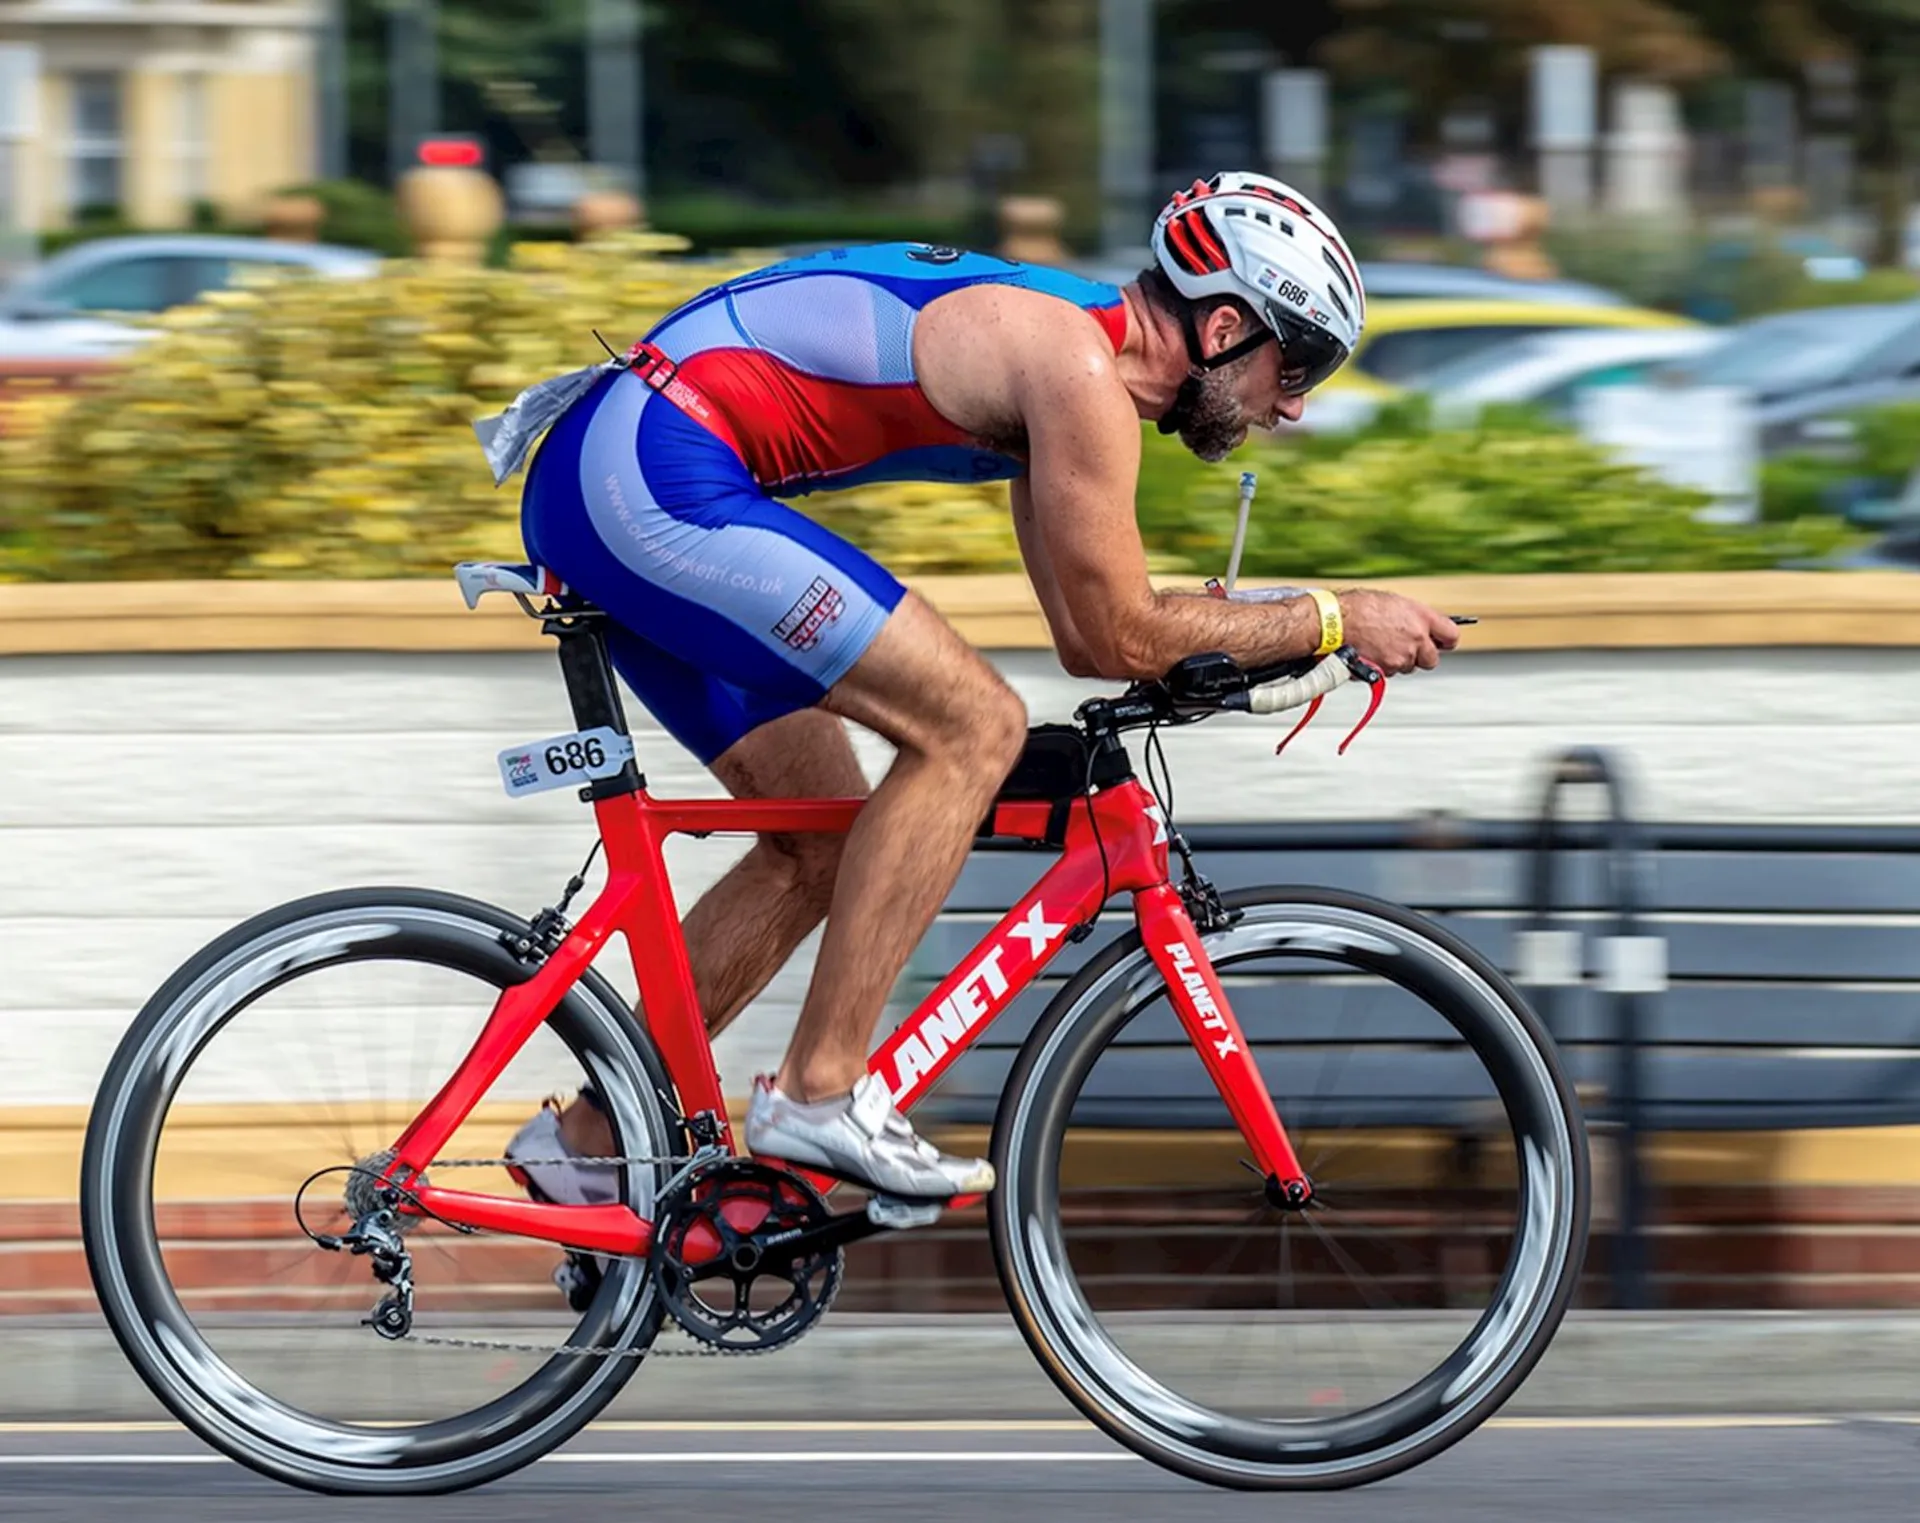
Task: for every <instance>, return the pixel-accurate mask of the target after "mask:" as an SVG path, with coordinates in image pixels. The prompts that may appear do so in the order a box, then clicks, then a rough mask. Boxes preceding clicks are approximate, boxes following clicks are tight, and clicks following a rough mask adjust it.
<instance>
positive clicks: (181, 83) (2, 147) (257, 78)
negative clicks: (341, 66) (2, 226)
mask: <svg viewBox="0 0 1920 1523" xmlns="http://www.w3.org/2000/svg"><path fill="white" fill-rule="evenodd" d="M322 11H323V3H322V0H0V94H4V95H5V96H7V97H10V99H0V131H6V132H7V133H8V135H9V136H10V137H11V142H10V143H6V144H0V155H3V156H0V173H6V175H7V178H8V179H9V180H10V181H11V183H10V185H7V186H0V206H4V205H8V204H10V208H11V217H12V220H13V221H14V222H15V223H16V225H17V227H18V228H19V229H20V230H22V231H25V232H37V231H44V230H46V229H50V228H59V227H64V226H67V225H69V224H70V223H72V222H73V221H74V220H76V219H77V218H79V217H81V216H83V215H89V214H105V215H109V216H116V217H118V218H120V219H121V220H124V221H127V222H130V223H134V224H137V225H140V226H147V227H168V226H177V225H180V224H183V223H185V222H186V221H187V220H188V219H189V217H190V216H191V214H192V211H193V208H194V206H195V205H196V204H197V203H200V202H209V203H212V204H213V205H214V206H216V207H218V208H219V209H220V210H221V212H222V213H225V214H238V215H244V214H245V213H246V212H247V211H249V210H250V209H251V207H252V205H253V203H255V202H256V201H257V200H258V198H259V197H260V196H261V195H262V194H263V193H264V192H266V191H268V190H271V189H273V188H275V187H278V186H283V185H287V184H289V183H295V182H298V181H301V180H306V179H311V178H313V176H314V171H315V154H316V148H315V132H314V123H315V104H314V89H315V83H314V81H315V63H316V56H317V49H316V38H317V35H318V27H319V23H320V20H321V14H322ZM9 122H10V123H11V127H10V128H8V127H6V126H4V124H6V123H9ZM9 171H10V172H9ZM5 220H7V219H6V218H5V217H0V222H4V221H5Z"/></svg>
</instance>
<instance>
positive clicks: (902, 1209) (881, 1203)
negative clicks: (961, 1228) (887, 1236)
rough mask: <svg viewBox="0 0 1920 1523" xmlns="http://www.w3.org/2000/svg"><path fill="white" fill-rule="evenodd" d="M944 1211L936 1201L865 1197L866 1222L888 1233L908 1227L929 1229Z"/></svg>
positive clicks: (943, 1205)
mask: <svg viewBox="0 0 1920 1523" xmlns="http://www.w3.org/2000/svg"><path fill="white" fill-rule="evenodd" d="M945 1209H946V1206H945V1204H944V1202H941V1201H937V1200H902V1199H901V1198H900V1197H899V1196H897V1195H869V1196H868V1197H867V1220H868V1221H870V1222H872V1223H873V1224H874V1226H876V1227H884V1228H885V1229H886V1230H887V1231H889V1232H902V1231H905V1230H906V1229H907V1228H908V1227H931V1226H932V1225H933V1224H934V1223H935V1222H937V1221H939V1220H940V1213H941V1212H942V1211H944V1210H945Z"/></svg>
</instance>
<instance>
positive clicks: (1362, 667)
mask: <svg viewBox="0 0 1920 1523" xmlns="http://www.w3.org/2000/svg"><path fill="white" fill-rule="evenodd" d="M1339 656H1340V659H1341V660H1342V661H1344V662H1346V663H1347V670H1348V671H1350V672H1352V673H1353V675H1354V676H1355V678H1357V679H1358V680H1359V681H1361V682H1364V683H1366V684H1367V686H1368V687H1370V688H1372V689H1373V692H1372V694H1371V695H1370V696H1369V697H1368V699H1367V712H1366V713H1364V714H1362V715H1361V716H1360V723H1358V724H1357V725H1355V726H1354V727H1353V728H1352V729H1351V730H1349V731H1348V732H1347V738H1346V739H1345V740H1343V741H1341V742H1340V750H1339V752H1338V754H1339V755H1341V756H1345V755H1346V754H1347V747H1348V746H1350V745H1352V744H1353V743H1354V741H1355V740H1356V739H1357V738H1358V737H1359V734H1360V732H1361V731H1362V730H1364V729H1365V728H1366V727H1367V726H1368V725H1370V724H1372V723H1373V716H1374V715H1375V714H1377V713H1379V712H1380V703H1381V700H1382V699H1384V698H1385V697H1386V696H1387V674H1386V673H1385V672H1383V671H1381V670H1380V668H1379V667H1377V666H1375V665H1374V664H1373V663H1372V662H1371V661H1369V660H1368V659H1367V658H1366V657H1365V656H1363V655H1361V654H1360V653H1359V652H1358V651H1357V650H1355V649H1354V648H1353V647H1352V646H1351V645H1347V646H1342V647H1341V649H1340V651H1339ZM1326 701H1327V700H1326V695H1325V694H1324V693H1323V694H1321V695H1320V697H1318V698H1316V699H1314V700H1313V702H1311V703H1309V704H1308V705H1307V712H1306V713H1304V714H1302V715H1301V716H1300V722H1299V723H1298V724H1296V725H1295V726H1294V727H1293V728H1292V729H1291V730H1289V731H1287V734H1286V738H1285V739H1284V740H1282V741H1281V742H1280V744H1279V745H1277V746H1275V747H1274V748H1273V754H1274V755H1275V756H1278V755H1279V754H1280V753H1281V752H1283V751H1285V750H1286V749H1287V747H1288V746H1289V745H1291V744H1292V743H1293V738H1294V736H1296V735H1298V734H1299V733H1300V732H1301V731H1302V730H1304V729H1305V728H1306V727H1307V726H1308V725H1310V724H1312V723H1313V716H1314V715H1316V714H1318V713H1319V712H1320V705H1321V704H1323V703H1325V702H1326Z"/></svg>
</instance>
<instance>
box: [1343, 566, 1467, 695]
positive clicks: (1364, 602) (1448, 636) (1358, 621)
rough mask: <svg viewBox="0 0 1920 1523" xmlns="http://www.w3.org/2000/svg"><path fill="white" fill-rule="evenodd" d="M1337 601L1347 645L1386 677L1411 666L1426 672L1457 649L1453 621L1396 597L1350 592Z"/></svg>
mask: <svg viewBox="0 0 1920 1523" xmlns="http://www.w3.org/2000/svg"><path fill="white" fill-rule="evenodd" d="M1338 596H1339V598H1340V615H1341V618H1342V620H1343V621H1344V622H1345V625H1346V631H1347V643H1348V644H1349V645H1351V646H1352V647H1353V648H1354V649H1355V650H1357V651H1359V652H1360V654H1361V655H1363V656H1365V657H1366V658H1367V659H1368V660H1369V661H1371V662H1372V663H1373V664H1374V665H1375V666H1377V667H1379V668H1380V670H1381V671H1383V672H1385V673H1386V674H1387V675H1388V676H1389V677H1397V676H1399V675H1400V674H1401V673H1403V672H1410V671H1412V670H1413V669H1414V668H1415V667H1416V666H1419V667H1426V668H1427V669H1429V670H1431V669H1432V668H1434V667H1436V666H1438V665H1439V664H1440V652H1441V651H1443V650H1452V649H1453V648H1454V646H1456V645H1458V644H1459V643H1460V630H1459V628H1458V627H1457V626H1456V625H1455V624H1454V622H1453V620H1451V619H1449V618H1448V617H1447V616H1446V615H1445V614H1443V613H1436V612H1434V610H1433V609H1431V608H1429V607H1427V605H1426V604H1425V603H1416V602H1414V600H1413V599H1412V598H1403V597H1401V596H1400V595H1399V594H1398V593H1397V592H1375V591H1372V590H1371V589H1369V588H1366V587H1355V588H1352V589H1350V590H1348V591H1345V592H1342V593H1340V594H1339V595H1338Z"/></svg>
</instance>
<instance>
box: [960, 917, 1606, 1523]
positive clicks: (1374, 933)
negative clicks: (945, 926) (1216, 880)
mask: <svg viewBox="0 0 1920 1523" xmlns="http://www.w3.org/2000/svg"><path fill="white" fill-rule="evenodd" d="M1226 905H1227V907H1228V908H1229V910H1231V911H1232V912H1233V913H1234V918H1233V920H1232V923H1231V924H1229V925H1227V926H1225V927H1224V928H1222V929H1219V930H1215V931H1212V932H1210V933H1208V934H1207V935H1206V936H1205V937H1204V938H1203V939H1204V941H1205V945H1206V948H1207V954H1208V956H1209V957H1210V958H1211V959H1212V961H1213V964H1214V966H1215V968H1216V969H1217V970H1218V972H1219V974H1220V978H1221V981H1222V985H1223V987H1224V988H1225V990H1226V993H1227V997H1228V1000H1229V1001H1230V1003H1231V1005H1232V1007H1233V1010H1234V1013H1235V1015H1236V1017H1237V1018H1238V1020H1239V1022H1240V1025H1241V1027H1242V1029H1243V1032H1244V1035H1245V1037H1246V1040H1247V1043H1248V1048H1249V1051H1250V1052H1251V1053H1252V1054H1253V1056H1254V1057H1255V1060H1256V1062H1257V1063H1258V1065H1259V1068H1260V1071H1261V1073H1262V1075H1263V1076H1264V1077H1265V1079H1266V1081H1267V1085H1268V1088H1269V1091H1270V1092H1271V1093H1272V1095H1273V1099H1274V1103H1275V1106H1276V1107H1277V1109H1278V1111H1279V1113H1280V1118H1281V1121H1282V1122H1283V1124H1285V1126H1286V1127H1287V1129H1288V1134H1289V1136H1290V1138H1291V1139H1292V1141H1293V1144H1294V1148H1295V1151H1296V1152H1297V1153H1298V1155H1299V1157H1300V1159H1301V1162H1302V1165H1303V1167H1304V1168H1305V1169H1306V1171H1307V1173H1308V1176H1309V1178H1310V1179H1311V1180H1312V1181H1313V1185H1314V1191H1315V1193H1314V1197H1313V1200H1312V1202H1311V1204H1310V1206H1309V1207H1308V1208H1307V1209H1305V1210H1297V1209H1285V1208H1280V1207H1276V1206H1275V1205H1273V1204H1272V1203H1270V1202H1269V1201H1268V1199H1267V1197H1266V1192H1265V1190H1264V1188H1263V1181H1261V1180H1260V1179H1258V1178H1257V1177H1256V1176H1255V1174H1254V1173H1253V1172H1251V1171H1252V1165H1251V1164H1250V1163H1248V1162H1247V1161H1246V1149H1245V1146H1244V1143H1243V1142H1242V1141H1241V1138H1240V1136H1239V1133H1238V1132H1237V1130H1235V1129H1234V1127H1233V1124H1232V1122H1231V1120H1230V1119H1229V1117H1228V1116H1227V1112H1226V1108H1225V1106H1224V1104H1223V1103H1222V1102H1221V1100H1220V1098H1219V1095H1218V1094H1217V1092H1216V1091H1215V1090H1214V1089H1213V1086H1212V1084H1211V1082H1210V1080H1209V1079H1208V1077H1207V1073H1206V1070H1205V1069H1204V1068H1203V1067H1202V1065H1201V1063H1200V1060H1199V1058H1198V1056H1197V1055H1196V1054H1195V1053H1194V1051H1193V1048H1192V1046H1191V1044H1190V1043H1189V1042H1188V1041H1187V1039H1186V1037H1185V1034H1184V1031H1183V1029H1182V1028H1181V1026H1180V1024H1179V1021H1178V1018H1177V1016H1176V1014H1175V1012H1174V1011H1173V1009H1172V1007H1171V1005H1170V1004H1169V1002H1168V1000H1167V992H1166V984H1165V981H1164V979H1163V978H1162V977H1161V975H1160V972H1159V970H1158V968H1156V966H1155V965H1154V963H1153V961H1152V959H1151V958H1150V957H1149V955H1148V954H1147V952H1146V951H1145V949H1144V948H1143V947H1142V946H1141V943H1140V938H1139V936H1138V935H1137V934H1129V935H1127V936H1125V937H1122V938H1121V939H1120V940H1118V941H1117V942H1115V943H1114V944H1113V945H1112V946H1111V947H1109V948H1108V949H1107V950H1106V951H1104V952H1103V953H1101V954H1100V955H1098V956H1097V957H1095V958H1094V959H1093V961H1092V962H1090V963H1089V964H1088V965H1087V966H1086V967H1085V968H1083V969H1082V970H1081V971H1080V972H1079V973H1078V974H1077V975H1076V976H1075V977H1074V978H1073V979H1072V980H1071V981H1070V982H1069V983H1068V984H1067V985H1066V987H1065V988H1064V989H1062V990H1061V992H1060V994H1059V995H1058V996H1057V997H1056V998H1055V999H1054V1001H1053V1002H1052V1003H1051V1004H1050V1005H1049V1006H1048V1007H1047V1009H1046V1011H1045V1012H1044V1013H1043V1014H1042V1016H1041V1017H1040V1019H1039V1021H1038V1022H1037V1023H1036V1025H1035V1027H1034V1030H1033V1033H1032V1035H1031V1036H1030V1037H1029V1038H1028V1040H1027V1042H1026V1044H1025V1046H1024V1047H1023V1048H1022V1049H1021V1051H1020V1055H1019V1057H1018V1059H1017V1061H1016V1062H1015V1064H1014V1067H1013V1071H1012V1073H1011V1075H1010V1077H1009V1079H1008V1081H1007V1084H1006V1088H1005V1091H1004V1094H1003V1097H1002V1100H1001V1103H1000V1109H999V1113H998V1116H997V1118H996V1121H995V1125H994V1136H993V1161H994V1165H995V1167H996V1169H997V1170H998V1171H999V1176H1000V1186H999V1188H998V1190H997V1191H996V1192H995V1193H994V1195H993V1197H992V1201H991V1208H990V1217H989V1220H990V1223H991V1227H992V1233H993V1245H994V1254H995V1260H996V1263H997V1265H998V1268H999V1272H1000V1278H1001V1283H1002V1285H1003V1286H1004V1288H1005V1290H1006V1293H1007V1298H1008V1301H1009V1303H1010V1305H1011V1307H1012V1309H1013V1313H1014V1317H1015V1320H1016V1321H1017V1322H1018V1324H1019V1326H1020V1329H1021V1331H1022V1333H1023V1334H1024V1335H1025V1337H1026V1339H1027V1341H1028V1343H1029V1345H1030V1346H1031V1347H1032V1348H1033V1350H1034V1352H1035V1354H1036V1355H1037V1356H1038V1357H1039V1359H1040V1362H1041V1364H1042V1365H1043V1366H1044V1367H1045V1368H1046V1370H1047V1371H1048V1372H1049V1374H1050V1375H1051V1376H1052V1377H1053V1379H1054V1381H1055V1382H1056V1384H1058V1385H1059V1386H1060V1388H1061V1389H1062V1391H1064V1392H1065V1394H1066V1395H1067V1397H1068V1398H1069V1399H1070V1400H1071V1401H1073V1403H1074V1404H1075V1405H1076V1406H1078V1407H1079V1408H1080V1410H1081V1411H1082V1412H1084V1413H1085V1414H1086V1415H1087V1416H1088V1417H1089V1418H1091V1419H1092V1420H1093V1421H1094V1422H1096V1423H1098V1424H1099V1425H1100V1426H1101V1427H1102V1428H1104V1429H1105V1430H1106V1431H1107V1432H1108V1433H1110V1434H1112V1435H1113V1436H1114V1437H1115V1438H1116V1439H1118V1440H1120V1441H1121V1442H1122V1443H1124V1444H1126V1445H1128V1446H1129V1447H1130V1448H1132V1449H1134V1450H1135V1451H1137V1452H1138V1453H1140V1454H1142V1455H1144V1456H1145V1457H1147V1458H1149V1459H1152V1460H1154V1461H1157V1462H1158V1463H1160V1464H1162V1465H1165V1466H1167V1467H1168V1468H1170V1469H1173V1470H1176V1471H1179V1472H1181V1473H1182V1474H1185V1475H1189V1476H1192V1477H1194V1478H1196V1479H1199V1480H1204V1481H1209V1482H1213V1483H1215V1484H1218V1485H1225V1486H1234V1487H1242V1488H1259V1489H1268V1490H1310V1489H1327V1488H1334V1487H1343V1486H1355V1485H1361V1484H1365V1483H1367V1482H1371V1481H1376V1480H1380V1479H1382V1478H1384V1477H1386V1476H1389V1475H1393V1474H1395V1473H1397V1472H1399V1471H1402V1470H1405V1469H1407V1468H1409V1467H1410V1466H1413V1465H1416V1464H1418V1463H1420V1462H1421V1461H1423V1460H1426V1459H1428V1458H1431V1457H1432V1456H1433V1455H1435V1454H1437V1453H1438V1452H1439V1451H1440V1450H1442V1449H1444V1448H1446V1447H1447V1446H1448V1445H1449V1444H1452V1443H1455V1442H1457V1441H1458V1440H1459V1439H1461V1438H1463V1437H1464V1436H1465V1435H1466V1434H1467V1433H1469V1432H1471V1431H1472V1430H1473V1428H1474V1427H1476V1426H1477V1425H1478V1424H1479V1423H1481V1422H1482V1421H1484V1420H1485V1419H1486V1418H1487V1417H1489V1416H1490V1415H1492V1413H1493V1412H1495V1411H1496V1410H1497V1409H1498V1408H1499V1406H1500V1405H1501V1403H1502V1402H1504V1401H1505V1400H1506V1399H1507V1397H1508V1396H1510V1395H1511V1394H1512V1393H1513V1391H1514V1390H1515V1389H1516V1388H1517V1387H1518V1386H1519V1384H1520V1382H1521V1381H1522V1380H1524V1379H1525V1378H1526V1375H1527V1373H1528V1372H1529V1371H1530V1370H1531V1369H1532V1368H1533V1366H1534V1364H1535V1363H1536V1362H1537V1361H1538V1360H1539V1358H1540V1356H1541V1355H1542V1354H1543V1353H1544V1352H1545V1351H1546V1348H1547V1345H1548V1343H1549V1342H1550V1341H1551V1339H1552V1337H1553V1335H1554V1332H1555V1330H1556V1329H1557V1328H1558V1326H1559V1323H1560V1319H1561V1317H1562V1315H1563V1314H1564V1312H1565V1310H1566V1308H1567V1304H1568V1302H1569V1301H1570V1300H1571V1298H1572V1296H1573V1293H1574V1289H1575V1285H1576V1282H1577V1280H1578V1277H1579V1273H1580V1267H1581V1260H1582V1257H1583V1254H1584V1250H1585V1243H1586V1230H1587V1196H1588V1163H1587V1148H1586V1134H1585V1129H1584V1127H1583V1125H1582V1123H1581V1119H1580V1113H1579V1108H1578V1105H1577V1102H1576V1100H1575V1098H1574V1094H1573V1091H1572V1088H1571V1086H1570V1085H1569V1084H1568V1082H1567V1080H1566V1077H1565V1075H1564V1074H1563V1073H1562V1071H1561V1068H1560V1065H1559V1063H1558V1061H1557V1059H1556V1057H1555V1054H1554V1051H1553V1047H1552V1043H1551V1040H1550V1038H1549V1037H1548V1036H1547V1034H1546V1032H1545V1030H1544V1028H1543V1027H1542V1026H1541V1025H1540V1022H1539V1020H1538V1018H1537V1017H1535V1016H1534V1015H1533V1014H1532V1012H1531V1011H1529V1010H1528V1009H1527V1007H1526V1005H1525V1003H1524V1002H1523V1001H1522V1000H1521V998H1520V996H1519V994H1518V993H1517V992H1516V991H1515V990H1514V989H1513V987H1512V985H1511V984H1509V983H1508V981H1507V980H1506V979H1505V978H1503V977H1502V976H1501V975H1500V973H1499V972H1498V971H1497V970H1496V969H1495V968H1494V967H1493V966H1492V965H1491V964H1490V963H1489V962H1488V961H1487V960H1486V959H1485V958H1484V957H1482V956H1480V955H1479V954H1478V953H1476V952H1475V951H1474V950H1473V949H1472V948H1470V947H1468V946H1467V945H1466V944H1465V943H1464V942H1462V941H1461V940H1460V939H1458V938H1457V937H1455V936H1452V935H1450V934H1449V933H1448V932H1446V931H1445V930H1443V929H1441V928H1440V927H1438V926H1436V925H1434V924H1433V923H1432V922H1430V921H1428V920H1425V919H1423V918H1422V917H1420V916H1417V915H1414V914H1412V913H1411V912H1409V911H1406V910H1403V909H1400V908H1398V907H1397V906H1394V905H1390V904H1386V903H1382V902H1380V901H1377V900H1373V899H1368V898H1364V897H1362V896H1359V895H1355V894H1348V893H1343V892H1338V891H1333V890H1324V889H1311V888H1300V889H1295V888H1260V889H1248V890H1244V891H1241V892H1239V893H1235V894H1230V895H1228V896H1226Z"/></svg>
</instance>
